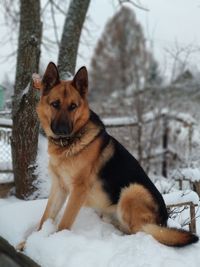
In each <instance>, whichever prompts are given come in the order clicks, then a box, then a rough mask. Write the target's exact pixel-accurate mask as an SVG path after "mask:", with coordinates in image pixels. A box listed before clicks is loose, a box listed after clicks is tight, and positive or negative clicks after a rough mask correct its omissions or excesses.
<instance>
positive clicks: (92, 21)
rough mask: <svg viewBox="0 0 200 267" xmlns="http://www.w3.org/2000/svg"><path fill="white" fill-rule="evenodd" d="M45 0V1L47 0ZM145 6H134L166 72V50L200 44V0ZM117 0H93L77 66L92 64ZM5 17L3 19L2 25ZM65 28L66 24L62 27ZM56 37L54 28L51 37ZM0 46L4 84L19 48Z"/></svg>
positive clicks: (162, 0)
mask: <svg viewBox="0 0 200 267" xmlns="http://www.w3.org/2000/svg"><path fill="white" fill-rule="evenodd" d="M44 1H45V0H44ZM140 3H141V5H142V6H144V7H146V8H148V9H149V11H143V10H140V9H137V8H134V7H133V6H130V7H132V8H134V11H135V12H136V16H137V19H138V21H139V22H140V23H141V24H142V25H143V29H144V33H145V37H146V39H147V43H148V46H149V47H151V49H153V51H154V54H155V57H156V59H157V60H158V61H159V63H160V65H161V68H162V71H163V72H165V73H169V72H170V70H171V69H170V61H169V56H168V54H167V53H166V49H173V48H174V47H175V43H178V45H179V46H180V47H186V46H190V47H194V48H198V47H200V30H199V26H200V0H141V1H140ZM117 9H118V5H117V1H116V0H91V4H90V8H89V12H88V15H89V20H88V21H87V24H86V26H87V29H88V31H89V33H90V34H89V36H88V32H87V31H85V33H84V36H83V38H82V40H81V44H80V49H79V55H80V56H79V57H78V62H77V68H79V67H80V66H81V65H86V66H88V67H89V63H90V58H91V56H92V52H93V49H94V47H95V44H96V42H97V40H98V38H99V37H100V35H101V33H102V31H103V28H104V26H105V23H106V22H107V20H108V19H109V18H110V17H112V15H113V14H114V13H115V12H116V11H117ZM63 20H64V17H63V16H61V15H60V16H59V25H60V26H62V24H63ZM2 22H3V17H2V16H1V18H0V23H1V24H0V25H1V27H2ZM60 28H62V27H60ZM8 31H9V30H8V28H5V27H4V28H2V29H1V31H0V36H1V40H2V39H4V38H5V34H6V35H7V34H9V32H8ZM60 34H61V30H60ZM51 35H52V36H53V33H52V32H51V30H49V31H48V37H50V36H51ZM0 46H1V49H0V83H1V82H2V80H4V79H5V74H7V75H8V76H9V77H10V79H14V74H15V58H14V57H12V58H10V59H9V60H8V59H6V60H4V59H5V56H6V55H8V54H10V53H12V52H13V51H14V50H15V49H16V47H15V45H13V44H6V45H4V46H2V45H1V43H0ZM50 60H53V61H55V62H56V61H57V51H56V50H54V51H53V52H52V53H47V52H45V51H42V65H43V66H44V65H46V64H47V63H48V62H49V61H50ZM199 60H200V56H199V53H197V52H195V53H194V54H193V55H192V56H191V59H190V62H191V65H193V67H196V68H199Z"/></svg>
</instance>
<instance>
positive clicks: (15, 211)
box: [0, 198, 200, 267]
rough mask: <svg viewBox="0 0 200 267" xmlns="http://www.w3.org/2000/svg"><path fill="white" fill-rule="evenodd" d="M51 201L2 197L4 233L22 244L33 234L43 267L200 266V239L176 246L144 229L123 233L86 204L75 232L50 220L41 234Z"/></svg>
mask: <svg viewBox="0 0 200 267" xmlns="http://www.w3.org/2000/svg"><path fill="white" fill-rule="evenodd" d="M45 205H46V200H31V201H21V200H17V199H15V198H8V199H0V235H1V236H3V237H4V238H6V239H7V240H8V241H9V242H10V243H11V244H12V245H14V246H16V245H17V244H18V243H19V242H21V241H22V240H23V238H25V237H26V236H27V235H29V234H30V233H32V234H30V236H29V238H28V240H27V245H26V248H25V253H26V254H27V255H28V256H30V257H31V258H32V259H34V260H35V261H36V262H37V263H39V264H40V265H41V266H43V267H66V266H67V267H79V266H83V267H94V266H95V267H129V266H130V267H131V266H135V267H161V266H162V267H168V266H176V267H188V266H190V267H197V266H199V264H200V253H199V251H200V243H197V244H193V245H191V246H188V247H185V248H170V247H167V246H164V245H162V244H159V243H158V242H157V241H156V240H154V239H153V238H152V237H151V236H149V235H147V234H144V233H138V234H136V235H122V233H121V232H119V231H118V230H117V229H115V228H114V227H113V226H112V225H110V224H108V223H105V222H103V221H102V220H101V219H100V218H99V217H98V215H97V214H96V213H95V212H94V211H93V210H92V209H89V208H82V210H81V212H80V214H79V215H78V217H77V219H76V221H75V224H74V226H73V228H72V230H71V231H68V230H64V231H61V232H56V224H53V223H52V222H51V221H47V222H46V223H45V224H44V226H43V229H42V230H41V231H39V232H35V231H34V229H36V226H37V224H38V222H39V220H40V217H41V215H42V213H43V210H44V208H45ZM58 219H59V218H58ZM198 223H199V224H200V221H198ZM199 230H200V229H199ZM32 231H33V232H32Z"/></svg>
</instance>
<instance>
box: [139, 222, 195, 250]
mask: <svg viewBox="0 0 200 267" xmlns="http://www.w3.org/2000/svg"><path fill="white" fill-rule="evenodd" d="M142 231H144V232H145V233H147V234H150V235H152V236H153V237H154V238H155V239H156V240H158V241H159V242H160V243H162V244H165V245H167V246H183V245H185V244H188V243H190V240H191V233H189V232H186V231H185V232H184V231H181V230H178V229H173V228H167V227H161V226H158V225H155V224H146V225H144V226H143V227H142Z"/></svg>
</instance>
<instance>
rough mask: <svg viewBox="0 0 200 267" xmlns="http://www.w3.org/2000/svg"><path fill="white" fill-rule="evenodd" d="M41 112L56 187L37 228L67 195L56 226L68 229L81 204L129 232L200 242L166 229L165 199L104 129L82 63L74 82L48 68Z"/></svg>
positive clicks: (173, 242) (41, 83)
mask: <svg viewBox="0 0 200 267" xmlns="http://www.w3.org/2000/svg"><path fill="white" fill-rule="evenodd" d="M33 85H34V87H35V88H36V89H39V90H41V98H40V101H39V104H38V106H37V114H38V116H39V119H40V122H41V125H42V127H43V129H44V131H45V133H46V136H47V138H48V153H49V156H50V159H49V171H50V174H51V177H52V187H51V192H50V196H49V199H48V203H47V207H46V209H45V212H44V214H43V216H42V218H41V222H40V226H39V229H41V227H42V225H43V223H44V222H45V221H46V220H47V219H48V218H51V219H55V217H56V215H57V214H58V212H59V211H60V209H61V207H62V206H63V204H64V202H65V201H66V198H67V196H68V201H67V205H66V208H65V211H64V215H63V217H62V219H61V221H60V223H59V225H58V230H59V231H60V230H63V229H70V228H71V227H72V225H73V222H74V220H75V219H76V216H77V214H78V212H79V210H80V209H81V207H82V206H88V207H92V208H94V209H95V210H96V211H98V213H100V214H101V215H102V217H103V218H106V219H109V220H110V222H112V223H113V224H114V225H115V226H117V227H118V228H119V229H120V230H121V231H123V232H124V233H126V234H134V233H137V232H139V231H142V232H145V233H147V234H150V235H152V236H153V237H154V238H155V239H156V240H158V241H159V242H160V243H162V244H165V245H167V246H177V247H181V246H185V245H188V244H191V243H195V242H197V241H198V237H197V236H196V235H194V234H192V233H190V232H187V231H184V230H179V229H175V228H168V227H167V219H168V212H167V209H166V206H165V203H164V200H163V198H162V196H161V194H160V193H159V191H158V190H157V189H156V187H155V186H154V184H153V183H152V182H151V180H150V179H149V177H148V176H147V175H146V173H145V172H144V170H143V169H142V167H141V166H140V165H139V163H138V162H137V160H136V159H135V158H134V157H133V156H132V155H131V154H130V153H129V152H128V151H127V150H126V149H125V148H124V147H123V146H122V145H121V144H120V143H119V142H118V141H117V140H116V139H115V138H113V137H112V136H110V135H109V134H108V133H107V132H106V129H105V126H104V124H103V122H102V121H101V120H100V118H99V117H98V115H97V114H95V113H94V112H93V111H92V110H90V108H89V106H88V101H87V94H88V74H87V69H86V68H85V67H82V68H80V69H79V71H78V72H77V73H76V75H75V76H74V78H73V80H70V81H63V80H60V78H59V73H58V69H57V67H56V65H55V64H54V63H52V62H50V63H49V65H48V66H47V69H46V72H45V74H44V76H43V78H42V79H38V77H35V78H33Z"/></svg>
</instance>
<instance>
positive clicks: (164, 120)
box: [162, 114, 169, 178]
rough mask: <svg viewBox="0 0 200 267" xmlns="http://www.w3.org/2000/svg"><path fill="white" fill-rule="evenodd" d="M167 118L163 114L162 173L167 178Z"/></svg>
mask: <svg viewBox="0 0 200 267" xmlns="http://www.w3.org/2000/svg"><path fill="white" fill-rule="evenodd" d="M168 130H169V129H168V118H167V115H166V114H164V115H163V135H162V148H163V159H162V175H163V176H164V177H166V178H167V152H168Z"/></svg>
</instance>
